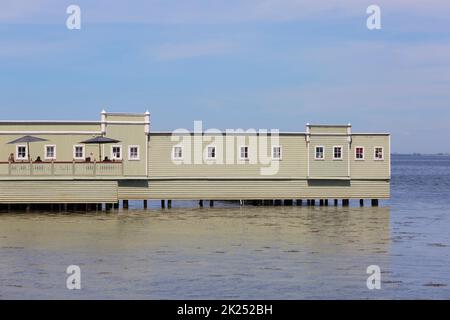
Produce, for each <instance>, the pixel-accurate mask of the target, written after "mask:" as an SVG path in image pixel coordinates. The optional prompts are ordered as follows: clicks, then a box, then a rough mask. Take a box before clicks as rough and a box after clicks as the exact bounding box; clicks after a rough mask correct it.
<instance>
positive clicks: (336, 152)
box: [333, 146, 342, 160]
mask: <svg viewBox="0 0 450 320" xmlns="http://www.w3.org/2000/svg"><path fill="white" fill-rule="evenodd" d="M333 159H335V160H341V159H342V147H341V146H338V147H333Z"/></svg>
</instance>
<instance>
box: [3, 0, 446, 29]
mask: <svg viewBox="0 0 450 320" xmlns="http://www.w3.org/2000/svg"><path fill="white" fill-rule="evenodd" d="M374 2H375V3H376V4H378V5H380V6H382V8H383V13H390V14H415V15H422V16H423V15H425V16H430V17H439V18H447V19H450V17H449V16H448V14H447V12H449V11H448V10H450V2H449V1H443V0H428V1H427V3H426V5H425V4H424V2H423V1H420V0H396V1H392V0H377V1H372V0H346V1H342V0H321V1H317V0H183V1H180V0H135V1H133V2H131V3H130V2H126V1H118V0H117V1H113V0H97V1H91V0H77V1H68V0H63V1H61V0H34V1H27V0H3V1H2V4H1V10H0V22H13V23H33V22H34V23H60V22H61V21H63V20H64V16H65V14H66V13H65V8H66V7H67V6H68V5H70V4H73V3H76V4H77V5H79V6H80V7H81V8H82V12H83V14H84V18H85V21H86V22H88V23H107V22H109V23H121V22H122V23H123V22H126V23H159V24H192V23H194V24H216V23H237V22H251V21H290V20H299V19H324V18H325V17H328V18H333V17H338V16H341V17H348V16H364V15H365V9H366V8H367V6H368V5H370V4H373V3H374Z"/></svg>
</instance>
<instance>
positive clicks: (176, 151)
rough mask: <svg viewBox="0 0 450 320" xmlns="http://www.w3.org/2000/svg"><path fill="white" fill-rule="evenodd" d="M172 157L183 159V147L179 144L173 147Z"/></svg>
mask: <svg viewBox="0 0 450 320" xmlns="http://www.w3.org/2000/svg"><path fill="white" fill-rule="evenodd" d="M173 159H176V160H181V159H183V147H180V146H175V147H173Z"/></svg>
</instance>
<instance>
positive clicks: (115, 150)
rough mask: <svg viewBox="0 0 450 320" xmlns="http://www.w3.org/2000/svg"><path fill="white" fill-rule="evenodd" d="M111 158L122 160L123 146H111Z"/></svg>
mask: <svg viewBox="0 0 450 320" xmlns="http://www.w3.org/2000/svg"><path fill="white" fill-rule="evenodd" d="M111 159H113V160H122V147H121V146H112V147H111Z"/></svg>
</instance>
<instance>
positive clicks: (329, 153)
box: [309, 135, 349, 178]
mask: <svg viewBox="0 0 450 320" xmlns="http://www.w3.org/2000/svg"><path fill="white" fill-rule="evenodd" d="M348 145H349V144H348V140H347V136H342V135H340V136H328V135H327V136H315V135H312V136H311V139H310V150H309V163H310V172H309V176H310V177H313V178H314V177H348V176H349V170H348V169H349V163H348ZM318 146H323V147H324V159H323V160H316V159H315V153H316V147H318ZM335 146H340V147H342V160H333V147H335Z"/></svg>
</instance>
